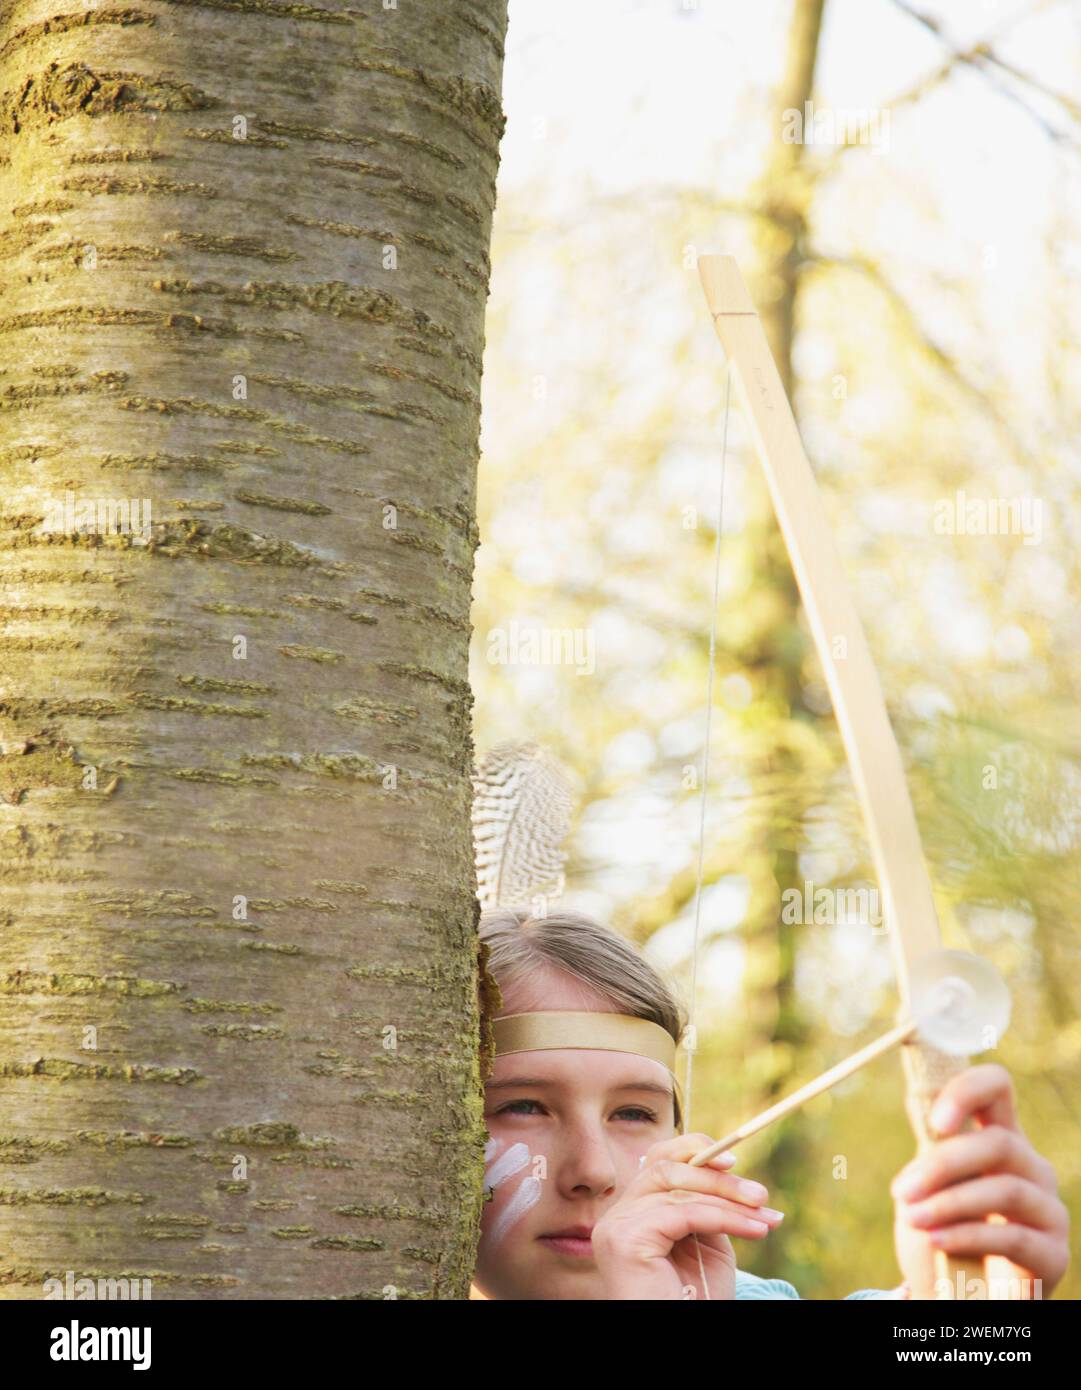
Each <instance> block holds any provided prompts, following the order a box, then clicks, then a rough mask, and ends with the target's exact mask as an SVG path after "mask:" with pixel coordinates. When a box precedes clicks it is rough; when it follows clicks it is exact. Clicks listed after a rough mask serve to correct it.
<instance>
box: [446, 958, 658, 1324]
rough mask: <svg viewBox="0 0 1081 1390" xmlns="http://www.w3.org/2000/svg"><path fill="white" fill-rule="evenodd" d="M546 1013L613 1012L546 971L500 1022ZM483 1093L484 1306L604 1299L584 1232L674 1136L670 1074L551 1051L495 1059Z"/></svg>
mask: <svg viewBox="0 0 1081 1390" xmlns="http://www.w3.org/2000/svg"><path fill="white" fill-rule="evenodd" d="M548 1009H572V1010H589V1011H591V1012H594V1011H595V1012H598V1013H612V1012H614V1010H613V1007H612V1004H611V1002H610V1001H609V1000H606V999H604V998H603V997H602V996H600V995H598V994H595V993H594V992H593V991H592V990H590V989H589V988H588V987H587V986H586V985H583V984H581V983H579V982H578V981H577V980H574V979H571V978H570V977H569V976H566V975H563V974H561V973H560V972H558V971H555V970H543V971H537V972H535V973H534V974H532V975H531V977H530V979H529V980H528V982H521V983H520V984H519V985H517V986H512V987H510V988H508V989H506V990H505V991H504V1007H503V1012H504V1013H505V1014H517V1013H534V1012H539V1011H541V1010H548ZM615 1012H618V1010H615ZM485 1091H486V1098H485V1120H486V1123H487V1126H488V1132H489V1134H490V1135H491V1139H490V1141H489V1143H488V1146H487V1149H486V1150H485V1190H486V1191H491V1193H492V1197H491V1200H490V1201H488V1202H486V1203H485V1208H484V1215H483V1218H482V1223H481V1241H480V1249H479V1251H478V1256H477V1267H476V1273H475V1275H474V1280H473V1282H474V1285H475V1286H476V1288H477V1289H478V1290H479V1291H480V1292H481V1293H482V1294H483V1295H484V1296H485V1297H486V1298H489V1299H549V1298H555V1299H599V1298H603V1297H604V1291H603V1288H602V1286H601V1283H600V1280H599V1278H598V1275H597V1268H596V1264H595V1262H594V1260H593V1256H592V1254H591V1251H590V1243H589V1232H590V1231H591V1230H592V1228H593V1226H594V1224H595V1223H596V1222H597V1220H598V1219H599V1218H600V1216H601V1215H602V1214H603V1213H604V1212H605V1211H607V1210H608V1208H609V1207H610V1206H611V1205H612V1203H613V1202H614V1201H615V1200H616V1199H617V1198H618V1197H619V1196H620V1195H621V1194H622V1192H623V1190H624V1188H625V1187H626V1186H627V1184H628V1183H629V1182H630V1181H631V1179H632V1178H634V1177H635V1176H636V1175H637V1173H638V1172H639V1162H638V1160H639V1159H640V1158H641V1157H642V1155H643V1154H644V1153H645V1152H646V1150H647V1149H648V1148H650V1146H651V1145H653V1144H656V1143H658V1142H659V1141H660V1140H662V1139H670V1138H671V1137H672V1136H673V1135H674V1134H675V1132H676V1128H675V1112H674V1097H673V1092H672V1078H671V1076H670V1075H669V1073H668V1071H667V1070H666V1069H665V1068H664V1067H662V1066H661V1064H660V1063H659V1062H653V1061H650V1059H649V1058H647V1057H637V1056H635V1055H633V1054H632V1053H629V1052H600V1051H594V1050H591V1049H586V1048H577V1049H575V1048H561V1049H549V1050H542V1051H536V1052H516V1053H512V1054H511V1055H509V1056H506V1057H497V1058H496V1060H495V1066H494V1068H493V1071H492V1075H491V1077H490V1078H489V1080H488V1083H487V1086H486V1088H485Z"/></svg>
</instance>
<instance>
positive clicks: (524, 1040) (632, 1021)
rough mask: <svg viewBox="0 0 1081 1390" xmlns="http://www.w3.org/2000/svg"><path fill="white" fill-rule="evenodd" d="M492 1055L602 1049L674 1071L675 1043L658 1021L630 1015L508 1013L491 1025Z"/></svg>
mask: <svg viewBox="0 0 1081 1390" xmlns="http://www.w3.org/2000/svg"><path fill="white" fill-rule="evenodd" d="M492 1030H493V1033H494V1035H495V1055H496V1056H497V1057H504V1056H506V1055H507V1053H508V1052H536V1051H547V1050H548V1049H551V1048H564V1047H586V1048H595V1049H597V1050H598V1051H601V1052H633V1053H634V1054H635V1055H636V1056H638V1057H648V1058H649V1059H650V1061H652V1062H660V1064H661V1066H662V1067H666V1068H667V1069H668V1070H669V1071H670V1072H672V1073H673V1075H674V1074H675V1067H676V1044H675V1040H674V1038H673V1037H672V1035H671V1033H669V1032H668V1030H667V1029H665V1028H662V1027H661V1026H660V1024H659V1023H650V1021H649V1019H647V1018H633V1017H632V1016H631V1015H630V1014H608V1013H589V1012H581V1013H560V1012H558V1011H556V1010H551V1011H547V1012H544V1013H535V1014H510V1015H508V1016H507V1017H506V1018H497V1019H495V1020H494V1022H493V1024H492Z"/></svg>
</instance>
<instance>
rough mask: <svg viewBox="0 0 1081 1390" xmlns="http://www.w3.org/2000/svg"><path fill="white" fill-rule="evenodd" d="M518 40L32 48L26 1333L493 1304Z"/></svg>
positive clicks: (184, 24)
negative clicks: (481, 672) (494, 794)
mask: <svg viewBox="0 0 1081 1390" xmlns="http://www.w3.org/2000/svg"><path fill="white" fill-rule="evenodd" d="M385 3H389V0H385ZM505 26H506V0H468V3H463V4H456V5H428V4H424V5H414V4H410V3H406V0H402V4H401V6H400V7H398V6H396V5H394V4H393V3H391V4H390V8H380V7H379V6H378V4H377V5H375V6H366V7H364V9H363V10H361V9H360V8H359V7H348V6H347V5H344V4H340V3H335V4H331V3H326V0H323V3H320V0H315V2H314V3H306V4H294V3H286V2H285V0H282V3H277V2H276V0H130V3H128V2H127V0H123V2H122V0H117V2H116V3H114V4H104V3H103V4H101V5H97V4H93V5H87V6H81V5H80V3H79V0H75V3H72V0H12V3H7V4H5V5H4V17H3V19H2V21H0V121H2V125H0V130H2V136H0V140H2V144H0V160H2V163H0V191H2V197H0V287H2V290H0V293H2V300H0V363H3V374H2V376H0V468H2V472H0V477H2V480H3V481H2V487H3V498H4V511H5V517H4V519H3V522H2V530H3V534H2V537H0V587H2V593H0V606H2V608H3V619H4V622H3V636H2V637H0V737H2V741H3V755H2V757H0V797H2V801H0V838H2V850H3V852H2V862H0V889H2V896H0V930H2V933H3V937H2V941H3V945H2V948H0V952H2V955H0V1164H3V1166H4V1169H5V1172H4V1175H3V1176H2V1177H0V1296H3V1297H9V1298H38V1297H41V1294H42V1286H43V1283H44V1281H45V1280H47V1279H49V1278H59V1279H60V1280H63V1279H64V1278H65V1274H66V1273H67V1272H69V1271H71V1272H73V1274H74V1276H75V1277H76V1278H79V1277H89V1278H114V1279H115V1278H119V1277H127V1278H132V1279H135V1278H149V1279H151V1280H152V1288H153V1297H154V1298H156V1299H157V1298H193V1297H199V1298H238V1297H242V1298H253V1297H263V1298H293V1297H302V1298H311V1297H353V1298H393V1297H401V1298H405V1297H419V1298H464V1297H466V1296H467V1292H468V1285H469V1280H470V1276H471V1274H472V1265H473V1257H474V1250H475V1240H476V1233H477V1229H478V1224H479V1214H480V1202H481V1187H480V1177H481V1170H482V1158H481V1151H482V1148H483V1143H484V1139H485V1130H484V1125H483V1111H482V1088H481V1083H480V1068H479V1064H478V1007H477V994H476V959H477V955H476V952H477V947H476V934H475V926H476V901H475V897H474V892H473V888H474V881H473V870H472V847H471V836H470V825H469V808H470V800H471V783H470V773H471V768H472V739H471V732H470V713H471V704H472V699H471V695H470V690H469V686H468V682H467V656H468V644H469V637H470V623H469V608H470V597H471V595H470V590H471V583H472V573H473V552H474V550H475V547H476V543H477V533H476V521H475V480H476V465H477V457H478V428H479V396H478V390H479V382H480V373H481V354H482V350H483V343H484V309H485V301H486V297H487V286H488V273H489V263H488V247H489V233H490V225H491V215H492V207H493V201H494V190H495V174H496V168H497V162H498V147H499V138H500V135H501V132H502V127H503V116H502V110H501V105H500V96H499V92H500V83H501V69H502V58H503V41H504V34H505ZM144 499H146V501H147V502H148V503H149V510H150V517H149V525H143V524H141V525H140V526H139V527H138V528H137V527H136V526H135V525H134V521H135V517H136V515H138V517H139V520H140V523H145V522H146V521H147V519H148V518H147V517H146V510H145V505H144ZM132 502H134V503H136V504H138V505H137V506H130V510H129V512H128V513H127V515H128V519H129V529H128V530H127V531H125V530H124V529H123V521H124V516H125V513H124V504H125V503H129V504H130V503H132ZM87 503H89V504H90V505H89V507H87V506H86V505H83V504H87ZM50 518H51V520H52V523H53V524H52V529H47V523H48V522H49V520H50ZM69 522H71V523H72V524H71V525H69V524H68V523H69ZM80 522H82V523H83V528H82V530H80V529H79V524H80Z"/></svg>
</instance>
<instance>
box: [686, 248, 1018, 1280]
mask: <svg viewBox="0 0 1081 1390" xmlns="http://www.w3.org/2000/svg"><path fill="white" fill-rule="evenodd" d="M698 270H699V275H700V276H701V280H702V286H703V289H704V290H705V294H706V301H707V303H708V304H709V309H710V313H711V314H712V315H713V322H714V325H715V327H716V329H717V334H718V336H719V338H720V340H721V342H722V344H723V345H724V350H725V354H726V356H727V358H728V361H729V364H730V368H731V370H732V372H733V374H734V377H735V380H736V385H737V389H738V390H739V393H740V396H741V400H742V403H743V409H744V414H745V417H746V420H747V423H748V426H749V428H750V432H751V437H752V439H753V441H754V444H755V448H756V450H757V452H758V456H759V458H760V460H761V463H762V467H763V470H764V471H765V475H766V480H767V482H768V483H769V490H770V494H771V496H772V499H773V507H774V511H775V512H776V514H777V520H778V522H779V523H780V527H781V532H782V534H783V536H784V540H785V544H786V546H787V547H788V554H789V557H790V558H791V561H792V568H793V571H794V572H795V576H796V580H797V583H798V584H799V591H800V596H801V598H802V600H803V607H804V610H805V612H806V614H807V619H808V622H809V624H810V627H811V632H812V634H813V636H814V643H815V647H816V649H817V651H818V658H819V660H820V662H821V663H822V669H823V671H824V672H825V676H826V683H827V685H828V687H829V692H830V696H831V698H832V701H833V709H834V714H835V716H836V718H837V723H838V725H839V726H840V730H841V737H842V739H843V741H844V747H845V752H846V753H847V755H848V762H849V765H850V767H851V769H852V776H853V779H854V781H855V785H856V791H857V794H858V796H859V799H860V804H861V805H862V807H863V814H864V819H865V821H866V826H867V833H868V837H869V839H870V843H871V849H872V852H873V855H874V863H875V868H876V872H877V875H878V884H879V889H880V892H881V894H882V899H883V906H884V915H885V920H886V925H887V929H888V932H889V939H890V944H891V947H892V951H893V959H894V964H895V967H896V972H897V982H898V986H899V989H900V995H901V1012H900V1016H901V1017H902V1018H905V1017H908V1015H909V1014H910V1012H911V1008H912V1001H911V995H910V976H911V973H912V971H913V969H914V968H915V966H916V964H917V962H918V961H920V960H921V959H922V958H923V957H924V956H926V955H927V954H928V953H929V952H932V951H937V950H939V949H940V948H941V938H940V934H939V925H938V917H937V915H936V913H935V905H934V899H933V896H932V892H931V881H930V878H929V876H928V873H927V866H926V864H925V863H924V858H923V852H922V849H921V846H920V837H919V830H918V828H917V825H916V816H915V812H914V811H913V808H912V799H911V797H910V796H909V791H908V783H907V781H906V780H905V773H904V767H903V765H902V762H901V753H900V749H899V748H898V745H897V741H896V739H895V738H894V734H893V729H892V727H891V726H890V721H889V717H888V715H887V713H886V703H885V700H884V699H883V696H882V688H881V686H880V684H879V681H878V676H877V673H876V671H875V667H874V663H873V661H872V659H871V652H870V649H869V648H868V646H867V639H866V637H865V636H864V633H863V627H862V625H861V623H860V619H859V615H858V614H857V612H856V608H855V605H854V604H853V602H852V598H851V596H850V594H849V591H848V588H847V585H846V583H845V578H844V571H843V570H842V567H841V561H840V557H839V555H838V553H837V550H836V547H835V545H834V543H833V538H832V535H831V533H830V530H829V525H828V522H827V518H826V512H825V508H824V507H823V505H822V499H821V497H820V496H819V492H818V487H817V484H816V482H815V478H814V474H813V472H812V470H811V465H810V462H809V461H808V458H807V455H806V453H805V451H804V448H803V443H802V441H801V439H800V436H799V431H798V429H797V428H796V421H795V418H794V416H793V414H792V408H791V406H790V405H789V402H788V398H787V397H786V395H785V392H784V387H783V385H782V383H781V378H780V375H779V373H778V371H777V367H776V364H775V363H774V361H773V357H772V355H771V353H770V350H769V344H768V342H767V340H766V334H765V331H764V329H763V327H762V323H761V320H760V319H759V317H758V313H757V312H756V310H755V307H754V304H753V303H752V301H751V297H750V295H749V293H748V292H747V286H746V285H745V284H744V281H743V277H742V276H741V274H740V272H739V267H738V266H737V264H736V261H735V259H734V258H733V257H731V256H702V257H700V258H699V261H698ZM901 1053H902V1057H903V1059H904V1071H905V1086H906V1098H905V1104H906V1109H907V1111H908V1115H909V1119H910V1121H911V1124H912V1128H913V1130H914V1131H915V1135H916V1139H917V1142H918V1146H919V1149H920V1151H921V1152H923V1151H925V1150H926V1149H927V1148H928V1147H929V1146H930V1145H932V1144H933V1143H934V1136H933V1135H932V1133H931V1131H930V1128H929V1121H928V1116H929V1112H930V1109H931V1105H932V1103H933V1101H934V1098H935V1095H936V1094H937V1093H938V1091H939V1090H940V1089H941V1087H942V1086H943V1084H944V1083H945V1082H946V1081H947V1080H948V1079H949V1077H950V1076H952V1075H954V1074H955V1073H956V1072H958V1071H961V1070H963V1069H964V1068H965V1067H966V1066H967V1065H968V1062H967V1060H965V1059H961V1058H956V1057H947V1056H945V1055H944V1054H943V1053H940V1052H938V1051H936V1050H935V1049H933V1048H930V1047H928V1046H927V1045H926V1044H925V1043H923V1042H921V1041H919V1040H913V1041H911V1042H909V1043H907V1044H906V1045H905V1046H904V1047H903V1048H902V1049H901ZM947 1281H948V1291H947ZM991 1287H992V1285H991V1282H990V1281H989V1280H988V1279H987V1278H986V1275H985V1270H984V1262H983V1261H982V1260H978V1259H977V1260H959V1259H956V1258H954V1257H951V1256H949V1255H947V1254H946V1253H945V1252H944V1251H936V1253H935V1281H934V1285H933V1287H928V1288H924V1289H913V1291H912V1293H913V1297H915V1298H935V1297H938V1298H945V1297H953V1298H957V1297H961V1298H965V1297H968V1298H973V1297H987V1296H988V1293H989V1290H990V1289H991Z"/></svg>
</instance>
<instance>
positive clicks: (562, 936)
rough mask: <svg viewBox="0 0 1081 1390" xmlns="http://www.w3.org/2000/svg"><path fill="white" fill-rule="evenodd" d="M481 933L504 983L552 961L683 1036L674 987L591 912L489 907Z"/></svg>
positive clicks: (625, 1008) (619, 1008)
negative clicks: (542, 912) (539, 913)
mask: <svg viewBox="0 0 1081 1390" xmlns="http://www.w3.org/2000/svg"><path fill="white" fill-rule="evenodd" d="M480 939H481V940H482V941H483V942H485V943H486V945H487V946H488V969H489V970H490V971H491V973H492V974H493V975H494V976H495V979H496V981H497V983H498V984H499V987H500V989H502V990H507V989H510V988H511V987H512V986H513V985H515V984H517V983H519V982H521V981H524V980H527V979H528V978H529V976H530V975H531V974H532V973H533V972H534V971H535V970H536V969H537V967H538V966H550V967H551V968H552V969H555V970H560V971H562V972H563V973H564V974H565V975H570V976H572V977H573V978H574V979H576V980H580V981H581V982H582V983H583V984H585V985H587V986H588V987H589V988H590V989H592V990H595V991H596V993H598V994H601V995H603V996H604V998H605V999H607V1000H609V1001H610V1002H611V1004H612V1012H613V1013H620V1014H629V1015H630V1016H631V1017H632V1018H644V1019H648V1021H649V1022H650V1023H657V1024H659V1025H660V1026H661V1027H662V1028H663V1029H664V1030H665V1032H667V1033H669V1034H670V1035H671V1036H672V1038H673V1039H674V1040H675V1041H676V1043H678V1042H679V1039H680V1035H681V1033H682V1032H683V1028H684V1024H685V1023H686V1013H685V1011H684V1009H683V1006H682V1004H681V1003H680V1001H679V996H678V994H677V993H676V991H675V988H674V987H673V986H672V985H671V984H670V983H669V982H668V981H667V980H666V979H665V978H664V976H663V975H662V974H661V973H660V971H658V970H656V969H655V968H654V967H653V966H652V965H651V964H650V963H649V961H648V960H646V958H645V957H644V956H643V955H642V954H641V953H640V952H639V951H638V950H636V949H635V947H634V946H632V945H631V944H630V942H629V941H625V940H624V939H623V937H621V936H619V935H618V934H617V933H616V932H614V931H612V930H611V928H609V927H605V926H602V925H601V923H600V922H595V921H594V920H593V918H592V917H587V916H586V915H585V914H584V913H581V912H570V911H567V910H566V909H563V910H560V911H556V912H549V913H547V914H546V915H544V916H534V915H533V913H532V912H531V911H530V910H529V908H524V907H520V908H515V907H497V908H491V909H489V910H488V911H487V912H482V913H481V917H480ZM673 1088H674V1104H675V1122H676V1129H677V1130H679V1131H680V1132H681V1133H682V1130H683V1116H682V1107H681V1105H680V1096H679V1083H678V1082H677V1081H676V1080H675V1078H674V1077H673Z"/></svg>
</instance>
